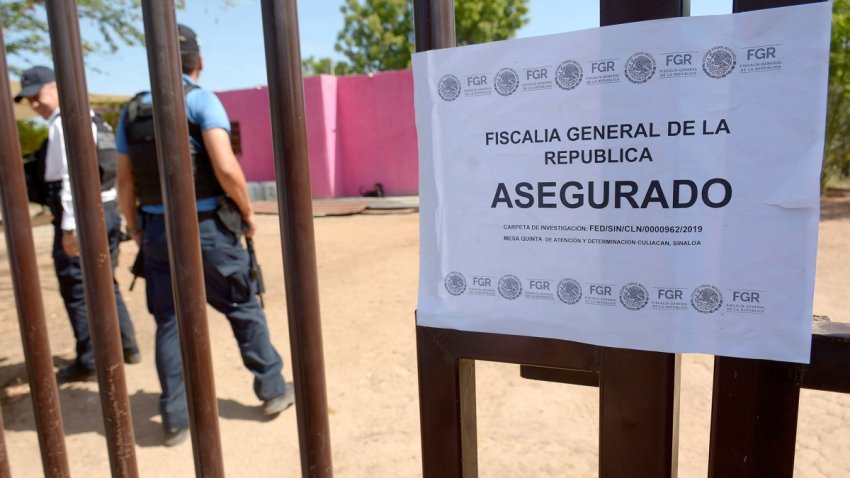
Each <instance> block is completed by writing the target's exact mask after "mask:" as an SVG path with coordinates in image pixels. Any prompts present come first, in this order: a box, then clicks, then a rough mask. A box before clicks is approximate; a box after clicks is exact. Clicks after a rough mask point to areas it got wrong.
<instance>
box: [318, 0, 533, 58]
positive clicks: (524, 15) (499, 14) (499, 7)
mask: <svg viewBox="0 0 850 478" xmlns="http://www.w3.org/2000/svg"><path fill="white" fill-rule="evenodd" d="M454 5H455V31H456V35H457V44H458V45H469V44H473V43H483V42H488V41H493V40H505V39H507V38H511V37H513V35H514V34H515V33H516V31H517V30H519V29H520V28H521V27H522V26H523V25H525V24H526V23H528V6H527V5H528V0H455V2H454ZM340 12H342V15H343V22H344V26H343V28H342V31H340V32H339V35H338V36H337V43H336V46H335V47H334V49H335V50H336V51H337V52H339V53H341V54H342V55H343V56H344V57H345V58H346V60H347V61H346V62H345V66H340V65H341V64H344V63H343V62H338V63H337V64H336V65H335V67H334V70H336V69H338V68H342V69H345V70H347V71H348V72H350V73H369V72H375V71H383V70H400V69H404V68H409V67H410V56H411V55H412V54H413V51H414V45H415V40H414V36H413V2H412V0H362V2H361V1H360V0H346V2H345V4H343V6H342V7H340ZM325 61H329V60H328V59H326V58H322V59H318V60H317V59H312V63H309V64H305V69H306V68H308V67H309V68H312V67H314V66H317V65H318V64H321V62H325ZM325 72H327V70H325Z"/></svg>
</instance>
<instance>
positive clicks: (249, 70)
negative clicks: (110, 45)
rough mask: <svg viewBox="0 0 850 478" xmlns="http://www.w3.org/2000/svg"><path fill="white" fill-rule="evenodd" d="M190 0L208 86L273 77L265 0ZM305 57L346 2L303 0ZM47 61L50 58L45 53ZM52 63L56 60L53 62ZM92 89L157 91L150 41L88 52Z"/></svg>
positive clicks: (552, 6)
mask: <svg viewBox="0 0 850 478" xmlns="http://www.w3.org/2000/svg"><path fill="white" fill-rule="evenodd" d="M227 3H228V2H225V1H224V0H186V4H187V5H186V8H185V9H184V10H178V11H177V21H178V22H180V23H184V24H186V25H188V26H190V27H191V28H192V29H193V30H195V32H196V33H197V34H198V38H199V40H200V43H201V53H202V55H203V57H204V71H203V73H202V75H201V85H202V86H204V87H206V88H209V89H212V90H215V91H222V90H233V89H243V88H253V87H256V86H259V85H265V84H266V83H267V82H268V80H267V76H266V67H265V52H264V49H263V28H262V22H261V17H260V13H261V12H260V2H259V0H238V1H236V2H231V3H233V4H232V5H229V6H228V5H227ZM297 3H298V17H299V22H298V23H299V30H300V35H301V56H302V58H306V57H308V56H311V55H312V56H316V57H324V56H330V57H332V58H336V59H342V57H340V56H339V54H337V53H336V52H334V49H333V47H334V44H335V43H336V36H337V33H338V32H339V30H340V29H341V28H342V26H343V20H342V15H341V14H340V12H339V8H340V6H341V5H342V3H343V0H298V2H297ZM598 3H599V2H596V1H591V0H530V2H529V18H530V21H529V22H528V24H527V25H525V26H524V27H523V28H522V29H521V30H520V31H519V32H518V33H517V37H519V38H524V37H530V36H539V35H548V34H553V33H563V32H568V31H575V30H583V29H586V28H595V27H597V26H599V6H598ZM731 11H732V0H691V15H716V14H724V13H731ZM81 32H82V36H83V37H84V38H86V37H89V35H91V36H92V37H96V35H97V32H96V29H95V28H94V27H93V26H91V25H86V24H83V25H82V26H81ZM44 61H49V60H47V59H45V60H44ZM48 64H49V63H48ZM86 73H87V82H88V86H89V91H91V92H96V93H110V94H122V95H132V94H134V93H136V92H138V91H141V90H147V89H149V84H150V82H149V77H148V71H147V56H146V54H145V50H144V48H143V47H140V46H138V47H126V46H125V47H122V48H121V49H120V50H119V51H118V52H117V53H115V54H97V55H90V56H88V57H87V58H86Z"/></svg>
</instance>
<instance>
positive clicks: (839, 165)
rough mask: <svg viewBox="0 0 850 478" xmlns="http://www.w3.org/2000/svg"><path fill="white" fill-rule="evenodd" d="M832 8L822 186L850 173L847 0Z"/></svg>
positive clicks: (838, 0) (849, 7) (849, 0)
mask: <svg viewBox="0 0 850 478" xmlns="http://www.w3.org/2000/svg"><path fill="white" fill-rule="evenodd" d="M833 8H834V10H833V14H832V39H831V42H830V52H829V94H828V97H827V121H826V145H825V148H824V160H823V174H822V175H821V185H822V186H825V185H826V182H827V181H829V180H831V179H833V178H838V177H846V176H847V175H848V173H850V138H848V135H850V0H836V1H835V3H834V7H833ZM825 190H826V189H825V188H821V191H825Z"/></svg>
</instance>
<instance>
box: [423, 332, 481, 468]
mask: <svg viewBox="0 0 850 478" xmlns="http://www.w3.org/2000/svg"><path fill="white" fill-rule="evenodd" d="M435 332H437V333H435ZM439 332H441V331H438V329H433V328H430V327H419V326H417V327H416V351H417V362H418V364H419V425H420V430H421V435H422V476H423V477H424V478H474V477H476V476H478V437H477V434H476V432H477V423H476V416H475V408H476V406H475V361H474V360H472V359H460V358H458V356H457V354H456V353H455V352H454V351H453V349H452V348H451V347H450V346H448V344H446V343H444V342H441V340H440V338H441V336H446V335H445V334H440V333H439ZM473 340H474V339H473Z"/></svg>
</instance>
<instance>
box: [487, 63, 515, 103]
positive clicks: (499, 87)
mask: <svg viewBox="0 0 850 478" xmlns="http://www.w3.org/2000/svg"><path fill="white" fill-rule="evenodd" d="M493 88H495V89H496V93H498V94H500V95H502V96H510V95H512V94H514V91H516V90H517V88H519V75H517V73H516V71H514V70H513V68H502V69H501V70H499V71H498V72H497V73H496V76H495V77H494V78H493Z"/></svg>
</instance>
